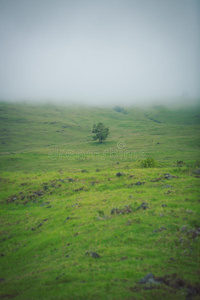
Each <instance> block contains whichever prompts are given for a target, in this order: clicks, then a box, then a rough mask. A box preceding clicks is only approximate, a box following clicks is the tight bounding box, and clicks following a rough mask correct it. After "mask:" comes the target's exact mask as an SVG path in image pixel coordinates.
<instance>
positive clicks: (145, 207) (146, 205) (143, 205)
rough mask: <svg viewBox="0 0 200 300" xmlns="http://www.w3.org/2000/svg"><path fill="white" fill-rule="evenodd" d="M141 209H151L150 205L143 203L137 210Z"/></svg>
mask: <svg viewBox="0 0 200 300" xmlns="http://www.w3.org/2000/svg"><path fill="white" fill-rule="evenodd" d="M140 208H142V209H147V208H149V207H148V203H146V202H143V203H142V204H141V205H140V206H138V208H137V210H138V209H140Z"/></svg>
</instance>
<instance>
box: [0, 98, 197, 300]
mask: <svg viewBox="0 0 200 300" xmlns="http://www.w3.org/2000/svg"><path fill="white" fill-rule="evenodd" d="M0 106H1V107H0V108H1V116H2V119H1V133H2V134H1V146H2V151H1V174H0V176H1V178H0V185H1V211H0V214H1V240H0V247H1V248H0V255H1V256H0V259H1V273H0V278H1V282H0V287H1V297H2V299H10V298H13V299H127V300H131V299H138V300H139V299H145V300H146V299H167V300H168V299H186V296H187V295H188V286H189V285H190V286H191V287H193V288H194V290H195V287H197V286H198V281H199V276H200V268H199V253H200V247H199V246H200V236H199V235H198V234H197V233H198V228H199V227H200V221H199V220H200V218H199V214H200V209H199V205H200V193H199V175H198V174H197V173H195V172H194V171H195V170H198V169H199V168H200V166H199V162H198V158H199V140H198V137H199V136H198V135H199V129H200V126H199V112H198V109H197V108H190V109H188V108H187V109H184V108H182V109H179V110H170V109H168V108H165V107H154V108H148V109H146V110H145V109H140V108H130V109H127V108H126V111H127V114H126V115H125V114H123V113H118V112H116V111H114V110H113V109H103V108H86V107H85V108H81V109H80V108H66V107H59V106H58V107H54V106H51V105H46V106H40V107H38V106H28V105H19V104H4V103H1V105H0ZM97 121H102V122H103V123H105V125H106V126H109V127H110V132H111V134H110V136H109V139H108V140H107V141H106V142H105V143H103V144H101V145H100V144H98V143H96V142H92V134H91V129H92V124H93V123H95V122H97ZM54 122H55V123H54ZM149 156H151V157H153V158H154V159H155V160H156V161H157V163H158V165H156V167H154V168H144V167H143V166H144V164H143V163H141V161H143V160H144V159H145V158H146V157H149ZM177 161H179V162H177ZM118 172H122V173H123V174H122V176H119V177H118V176H116V173H118ZM166 173H169V174H171V175H173V177H171V178H170V179H168V178H167V177H166V176H165V174H166ZM139 181H140V182H141V183H144V184H141V185H136V183H137V182H139ZM143 202H145V203H147V204H148V208H147V209H145V210H144V209H142V208H138V207H139V206H140V205H141V203H143ZM126 205H127V206H130V208H131V210H132V212H130V213H124V214H123V213H121V214H111V210H112V209H113V208H118V209H119V210H121V211H122V210H123V209H124V207H125V206H126ZM87 251H93V252H95V253H98V254H99V255H100V258H96V259H95V258H93V257H90V256H87V255H85V254H86V252H87ZM147 273H153V274H154V275H155V276H158V277H159V276H160V277H163V276H165V275H168V276H171V278H172V280H173V278H174V276H176V278H180V279H181V280H182V281H183V282H184V285H183V286H182V287H175V286H172V285H166V284H161V285H159V286H153V287H151V288H149V289H147V288H145V286H144V285H139V284H138V282H139V280H140V279H141V278H143V277H144V275H146V274H147ZM175 273H176V275H173V274H175ZM199 298H200V295H198V293H196V294H195V293H194V295H193V299H199Z"/></svg>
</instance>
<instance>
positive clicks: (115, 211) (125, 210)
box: [111, 205, 132, 215]
mask: <svg viewBox="0 0 200 300" xmlns="http://www.w3.org/2000/svg"><path fill="white" fill-rule="evenodd" d="M129 213H132V209H131V207H130V205H125V206H124V208H122V209H119V208H113V209H112V210H111V215H114V214H129Z"/></svg>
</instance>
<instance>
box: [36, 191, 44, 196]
mask: <svg viewBox="0 0 200 300" xmlns="http://www.w3.org/2000/svg"><path fill="white" fill-rule="evenodd" d="M43 194H44V193H43V191H36V192H34V195H35V196H42V195H43Z"/></svg>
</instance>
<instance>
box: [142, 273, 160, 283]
mask: <svg viewBox="0 0 200 300" xmlns="http://www.w3.org/2000/svg"><path fill="white" fill-rule="evenodd" d="M139 284H160V282H159V281H157V280H155V278H154V275H153V274H152V273H148V274H147V275H145V276H144V278H142V279H140V281H139Z"/></svg>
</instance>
